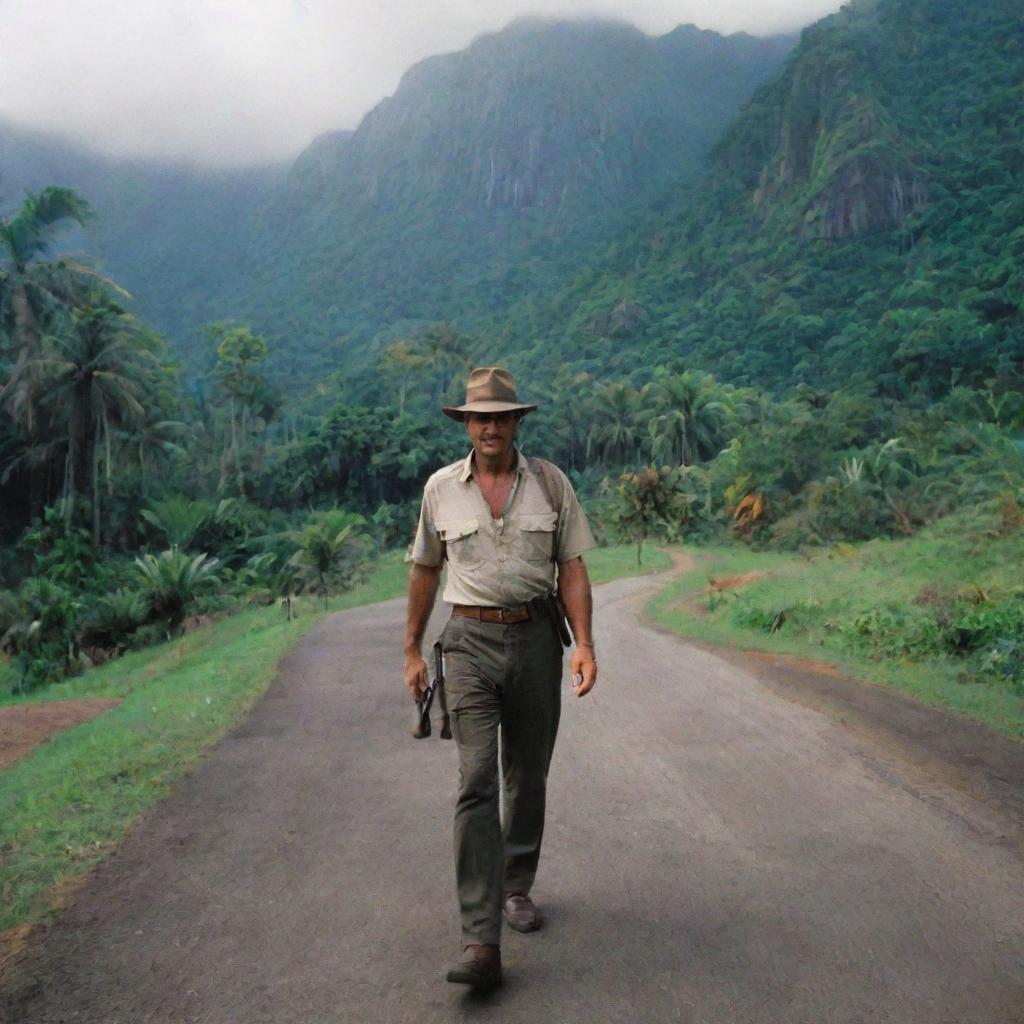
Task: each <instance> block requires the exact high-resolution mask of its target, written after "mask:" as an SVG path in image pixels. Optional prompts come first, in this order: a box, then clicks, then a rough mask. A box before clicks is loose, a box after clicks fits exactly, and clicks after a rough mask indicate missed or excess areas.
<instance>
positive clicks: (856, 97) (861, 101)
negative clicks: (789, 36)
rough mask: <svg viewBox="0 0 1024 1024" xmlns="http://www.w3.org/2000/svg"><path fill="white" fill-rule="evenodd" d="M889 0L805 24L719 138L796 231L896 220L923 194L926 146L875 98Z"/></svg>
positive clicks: (876, 225)
mask: <svg viewBox="0 0 1024 1024" xmlns="http://www.w3.org/2000/svg"><path fill="white" fill-rule="evenodd" d="M890 6H891V4H890V5H884V4H882V5H880V4H879V2H878V0H859V2H855V3H852V4H850V5H848V6H847V7H845V8H844V9H843V10H842V11H841V12H840V14H838V15H836V16H835V17H833V18H829V19H826V20H825V21H824V22H821V23H820V24H819V25H816V26H814V27H813V28H812V29H808V30H807V31H806V32H805V33H804V38H803V40H802V42H801V46H800V48H799V50H798V52H796V53H795V54H794V55H793V57H792V58H791V59H790V61H789V62H788V64H787V65H786V67H785V69H784V70H783V72H782V74H780V75H779V76H778V77H777V78H776V79H775V80H774V81H773V82H772V83H771V84H770V85H769V86H767V87H765V88H764V89H762V90H761V91H760V92H759V93H758V95H757V96H756V98H755V100H754V102H753V103H752V104H751V108H750V109H748V111H747V112H746V114H745V115H742V116H741V118H740V119H739V121H738V122H737V124H736V125H735V126H734V127H733V128H732V129H731V131H730V133H729V135H728V136H727V137H726V139H725V140H724V141H723V142H722V143H721V144H720V146H719V147H718V154H719V158H720V159H721V160H722V161H723V163H724V164H725V165H726V166H728V167H729V168H730V169H733V170H740V171H741V172H742V173H745V174H747V175H748V176H749V175H750V173H751V171H752V170H753V169H754V168H755V167H756V168H757V172H756V173H757V180H756V185H754V187H753V188H752V192H751V198H752V202H753V204H754V207H755V208H756V209H757V210H758V211H759V212H760V213H761V214H762V216H763V217H764V218H766V219H768V218H771V217H776V218H778V217H782V219H788V220H789V221H790V222H791V224H792V226H793V227H794V229H795V230H796V231H797V232H798V233H799V234H800V236H801V237H805V238H808V237H813V238H825V239H832V240H838V239H843V238H848V237H851V236H854V235H860V234H864V233H867V232H871V231H877V230H885V229H890V228H894V227H898V226H899V225H900V224H901V223H902V222H903V221H904V219H905V218H906V216H907V215H908V214H909V213H910V212H911V211H912V210H914V209H916V208H918V207H920V206H922V205H924V204H925V203H926V202H927V201H928V198H929V194H930V178H929V175H928V173H927V171H926V170H925V169H924V168H923V163H924V161H923V157H924V154H923V153H922V152H920V149H919V146H918V145H917V144H916V143H915V142H914V141H913V138H912V135H911V134H910V133H908V132H907V131H905V129H904V128H903V127H901V125H900V123H899V120H898V119H897V118H896V117H894V116H893V114H892V112H891V111H890V110H889V108H888V106H887V104H886V102H885V100H884V99H883V98H882V97H883V96H884V94H885V92H886V90H887V88H889V87H890V86H891V82H889V81H886V80H885V79H884V77H882V76H880V75H878V74H876V72H877V70H878V69H876V68H875V67H874V66H873V65H872V62H871V60H870V52H871V46H872V37H873V36H874V35H875V33H877V32H878V31H880V30H881V24H882V23H881V22H880V20H879V19H880V16H881V15H890V16H891V14H892V11H890V10H888V7H890Z"/></svg>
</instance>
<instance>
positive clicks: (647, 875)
mask: <svg viewBox="0 0 1024 1024" xmlns="http://www.w3.org/2000/svg"><path fill="white" fill-rule="evenodd" d="M648 586H649V583H648V582H645V581H642V580H625V581H620V582H618V583H615V584H611V585H609V586H607V587H604V588H601V589H600V590H599V592H598V601H597V604H598V615H597V618H598V632H597V636H598V637H599V641H600V643H599V647H600V663H601V673H602V678H601V682H600V684H599V687H598V689H597V690H595V692H594V694H592V695H591V696H590V697H588V698H585V699H583V700H579V701H577V700H576V699H574V698H571V697H569V696H568V692H567V697H566V707H565V709H564V713H563V718H562V721H563V731H562V734H561V737H560V740H559V747H558V749H557V750H556V753H555V764H554V768H553V778H552V787H551V789H552V792H551V800H550V816H549V826H548V833H547V840H546V852H545V857H544V859H543V861H542V866H541V873H540V876H539V878H538V882H537V889H536V895H537V896H538V898H539V901H540V902H542V903H543V904H544V906H545V909H546V911H547V916H548V921H547V925H546V927H545V929H544V930H543V931H542V932H540V933H538V934H535V935H528V936H524V935H517V934H514V933H510V934H509V935H508V937H507V939H506V942H505V948H504V953H505V960H506V976H507V981H506V985H505V986H504V988H503V989H501V990H500V991H499V992H498V993H496V994H495V995H493V996H492V997H476V996H473V995H471V994H468V993H466V992H465V991H464V990H462V989H460V988H456V987H453V986H450V985H446V984H445V983H444V981H443V980H442V978H443V969H444V965H445V963H446V961H447V960H448V959H449V958H450V957H451V956H452V955H453V954H454V953H455V952H456V951H457V946H456V942H457V938H456V937H457V926H456V921H457V918H456V909H455V905H454V896H453V892H452V868H451V864H450V838H449V837H450V806H451V803H452V799H453V792H454V772H455V754H454V750H453V749H452V747H451V745H450V744H446V743H443V742H442V741H440V740H436V739H433V740H430V741H424V742H416V741H413V740H412V739H410V738H408V737H407V736H406V735H405V732H404V730H405V728H406V727H407V726H408V724H409V723H410V714H409V710H410V709H409V708H408V707H407V706H406V704H405V703H404V698H403V696H402V692H401V681H400V678H399V663H400V659H399V642H400V638H401V634H402V619H403V610H404V609H403V604H402V603H401V602H390V603H387V604H382V605H377V606H373V607H369V608H363V609H357V610H355V611H351V612H345V613H342V614H340V615H336V616H334V617H332V618H330V619H328V620H327V621H325V622H324V623H323V624H321V625H320V626H318V627H317V628H316V629H315V630H314V631H313V632H312V633H311V634H310V635H309V637H308V639H307V640H306V641H305V642H304V644H303V645H302V646H301V648H300V649H299V650H297V651H296V652H295V653H294V654H292V655H291V656H290V657H289V658H288V659H287V660H286V661H285V662H284V664H283V666H282V671H281V675H280V678H279V679H278V681H277V682H276V683H275V684H274V686H273V687H272V689H271V690H270V692H269V693H268V695H267V697H266V699H265V700H263V701H262V703H261V704H260V705H259V706H258V707H257V708H256V710H255V712H254V713H253V715H252V716H251V718H250V719H249V720H248V722H247V723H246V724H245V725H244V726H243V727H242V728H240V729H239V730H238V731H237V732H236V733H234V734H233V735H232V736H231V737H230V738H229V739H227V740H226V741H224V742H223V743H221V744H220V745H219V746H218V747H217V748H216V749H215V750H213V751H212V752H211V753H210V755H209V756H208V757H207V758H206V759H205V761H204V762H203V764H202V765H201V766H200V768H199V769H198V770H197V771H196V772H195V773H194V774H193V775H192V776H191V777H190V778H189V779H188V780H186V781H185V782H183V783H182V784H181V785H180V786H179V787H178V788H177V789H176V791H175V793H174V794H173V796H172V797H171V798H170V799H169V800H167V801H166V802H165V803H163V804H162V805H161V806H160V807H159V809H158V810H157V811H156V812H155V813H154V814H152V815H151V816H150V817H149V818H148V819H147V820H146V821H145V822H144V823H143V824H142V825H141V826H140V827H139V828H138V829H137V830H136V831H135V833H134V834H133V835H132V836H131V837H130V838H129V840H128V841H127V842H126V844H125V845H124V847H123V849H122V851H121V853H120V854H119V855H118V856H116V857H113V858H111V859H110V860H109V861H108V862H107V863H105V864H104V865H103V866H102V867H101V868H100V869H99V871H98V872H97V873H96V875H95V876H94V878H93V879H92V880H91V881H90V883H89V884H88V886H87V887H86V889H85V890H84V892H83V893H82V894H81V896H80V898H79V899H78V901H77V903H76V905H75V906H74V907H73V908H72V909H71V910H70V911H69V912H68V913H67V914H66V915H65V917H64V919H63V921H62V922H61V924H60V925H59V926H57V927H56V928H54V929H53V930H51V932H50V933H49V934H47V935H46V936H45V937H44V939H43V941H42V942H41V944H39V945H38V946H37V948H36V949H35V950H34V951H32V953H31V954H30V955H29V956H28V958H27V959H26V960H25V961H24V962H22V963H21V964H20V968H19V970H20V973H19V975H18V978H17V979H16V980H15V981H11V980H10V979H8V991H7V999H8V1004H7V1005H8V1007H9V1009H8V1013H9V1014H10V1013H12V1012H16V1013H17V1014H18V1017H16V1018H12V1019H21V1020H24V1021H31V1022H32V1024H46V1022H55V1021H76V1022H103V1024H114V1022H121V1024H142V1022H160V1024H164V1022H167V1024H170V1022H175V1024H184V1022H189V1021H194V1022H203V1024H227V1022H235V1021H237V1022H239V1024H292V1022H294V1024H320V1022H323V1024H327V1022H359V1024H363V1022H382V1024H401V1022H416V1024H429V1022H435V1021H438V1022H439V1021H445V1022H451V1021H478V1020H479V1021H488V1022H531V1024H532V1022H543V1021H551V1022H555V1021H558V1022H577V1021H579V1022H588V1024H590V1022H605V1021H609V1022H611V1021H616V1022H618V1021H622V1022H654V1021H657V1022H661V1021H666V1022H667V1021H681V1022H688V1024H747V1022H750V1024H755V1022H756V1024H800V1022H808V1024H885V1022H893V1024H1014V1022H1020V1021H1024V865H1022V861H1021V859H1020V848H1019V847H1018V846H1015V845H1014V843H1013V842H1011V841H1010V840H1009V838H1008V829H1009V828H1012V823H1007V822H1005V821H1003V820H1001V819H1000V818H999V816H998V815H997V814H995V813H994V812H993V811H992V810H991V808H987V807H985V806H982V805H980V804H979V805H977V806H972V805H970V804H969V802H968V803H965V802H964V800H963V799H962V796H959V795H957V794H956V793H954V792H952V791H950V792H949V793H944V792H942V791H941V789H940V788H936V787H935V786H934V785H933V786H931V787H930V788H929V789H928V791H927V793H925V792H923V791H922V789H921V788H920V787H918V786H917V785H916V783H915V779H914V778H913V771H914V768H913V766H911V765H909V764H908V765H907V766H906V771H905V772H904V771H903V769H901V767H900V764H899V762H898V761H896V762H894V761H893V759H892V758H879V757H878V756H877V752H876V751H874V750H873V749H871V748H869V746H866V745H864V744H862V743H861V741H860V739H858V737H857V736H856V734H855V733H852V732H851V731H850V730H849V729H848V728H845V727H844V726H843V724H842V723H841V722H840V721H838V720H836V719H835V718H834V717H832V716H830V715H828V714H826V713H823V712H821V711H818V710H812V709H810V708H808V707H806V706H804V705H802V704H800V703H796V702H794V701H791V700H788V699H786V698H785V697H784V696H782V695H780V694H779V693H778V692H776V691H775V690H774V689H772V688H768V687H767V686H764V685H762V684H761V683H759V682H758V681H757V679H756V678H755V677H754V676H752V675H750V674H748V673H747V672H745V671H744V670H743V669H742V668H740V667H737V666H735V665H731V664H729V663H727V662H726V661H724V660H721V659H720V658H718V657H716V656H715V655H713V654H711V653H707V652H704V651H701V650H698V649H696V648H693V647H691V646H688V645H686V644H684V643H682V642H680V641H679V640H677V639H675V638H673V637H670V636H668V635H666V634H664V633H662V632H659V631H656V630H653V629H650V628H647V627H644V626H642V625H641V624H640V622H639V620H638V606H639V600H638V595H639V594H640V593H641V592H642V591H643V590H644V589H645V588H646V587H648ZM26 986H27V987H26ZM12 999H13V1000H14V1001H15V1002H13V1003H12V1002H10V1000H12ZM26 1000H27V1001H26ZM0 1005H3V1001H2V1000H0ZM12 1005H16V1006H17V1007H18V1009H17V1011H11V1010H10V1007H11V1006H12Z"/></svg>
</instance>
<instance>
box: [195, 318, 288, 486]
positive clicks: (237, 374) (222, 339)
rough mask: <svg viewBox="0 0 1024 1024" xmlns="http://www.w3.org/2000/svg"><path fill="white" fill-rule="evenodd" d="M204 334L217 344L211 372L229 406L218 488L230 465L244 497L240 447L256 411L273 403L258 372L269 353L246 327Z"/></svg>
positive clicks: (221, 328)
mask: <svg viewBox="0 0 1024 1024" xmlns="http://www.w3.org/2000/svg"><path fill="white" fill-rule="evenodd" d="M208 333H209V334H210V336H211V337H213V338H214V339H216V340H217V342H218V344H217V366H216V368H215V370H214V373H215V375H216V377H217V380H218V382H219V384H220V386H221V388H222V389H223V390H224V392H225V393H226V394H227V396H228V400H229V403H230V409H229V420H230V446H229V448H228V450H227V452H225V460H224V467H223V472H222V476H221V489H222V490H223V489H224V487H225V486H226V483H227V479H226V473H227V470H228V467H229V466H230V465H232V464H233V466H234V470H235V480H236V483H237V487H238V493H239V494H244V493H245V472H244V470H243V464H242V445H243V444H244V443H246V441H247V439H248V434H249V418H250V416H251V415H253V413H254V412H255V411H256V410H257V409H259V408H262V409H264V410H265V411H268V412H269V409H270V408H271V407H272V406H273V405H274V404H275V400H274V398H273V396H272V395H271V392H270V387H269V385H268V384H267V381H266V378H264V376H263V374H262V372H261V367H262V365H263V363H264V362H265V361H266V359H267V355H268V353H269V350H268V348H267V343H266V341H265V340H264V339H263V338H262V337H260V336H259V335H258V334H253V332H252V331H251V330H250V329H249V328H248V327H227V326H226V325H224V324H213V325H211V327H210V328H208Z"/></svg>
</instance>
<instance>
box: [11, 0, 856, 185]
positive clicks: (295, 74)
mask: <svg viewBox="0 0 1024 1024" xmlns="http://www.w3.org/2000/svg"><path fill="white" fill-rule="evenodd" d="M840 2H841V0H633V2H625V0H532V2H531V0H502V2H500V3H499V2H497V0H426V2H419V3H417V2H416V0H363V2H360V3H357V2H353V0H0V117H3V118H6V119H9V120H12V121H15V122H17V123H18V124H20V125H23V126H31V127H36V128H39V129H43V130H46V131H51V132H56V133H59V134H63V135H73V136H75V137H77V138H78V139H79V140H83V141H86V142H88V143H89V144H90V145H92V146H93V147H94V148H96V149H100V150H103V151H105V152H109V153H118V154H122V155H133V154H134V155H145V156H158V157H169V158H173V159H184V160H189V161H190V162H196V163H202V164H221V165H238V164H248V163H257V162H262V161H266V160H269V159H276V158H285V157H291V156H294V155H295V154H297V153H298V152H299V151H300V150H301V149H302V148H303V147H304V146H305V145H306V144H307V143H308V142H309V141H310V140H311V139H312V138H313V137H314V136H316V135H318V134H319V133H320V132H323V131H328V130H330V129H333V128H354V127H355V126H356V125H357V124H358V122H359V119H360V118H361V117H362V115H363V114H365V113H366V111H367V110H369V109H370V108H371V107H372V106H373V105H374V104H376V103H377V102H378V101H379V100H380V99H381V98H383V97H384V96H387V95H389V94H390V93H392V92H394V90H395V87H396V86H397V85H398V80H399V78H400V77H401V75H402V72H403V71H405V70H406V68H408V67H409V66H410V65H411V64H414V63H415V62H416V61H418V60H421V59H422V58H423V57H426V56H429V55H430V54H434V53H445V52H450V51H452V50H459V49H462V48H463V47H465V46H466V45H467V44H468V43H469V42H471V40H472V39H473V38H474V37H475V36H477V35H479V34H481V33H482V32H488V31H495V30H497V29H500V28H502V27H503V26H504V25H506V24H508V22H509V21H511V20H512V19H513V18H516V17H519V16H522V15H537V14H539V15H544V16H551V17H573V16H576V17H579V16H587V15H591V16H594V15H596V16H601V17H615V18H619V19H621V20H625V21H630V22H632V23H633V24H634V25H637V26H638V27H639V28H641V29H643V30H644V31H646V32H649V33H651V34H652V35H660V34H662V33H664V32H668V31H670V30H671V29H672V28H674V27H675V26H676V25H679V24H684V23H687V22H692V23H693V24H696V25H699V26H700V27H701V28H711V29H715V30H717V31H720V32H724V33H729V32H736V31H741V30H743V31H747V32H750V33H752V34H754V35H771V34H774V33H778V32H787V31H792V30H793V29H796V28H799V27H802V26H804V25H807V24H809V23H810V22H812V21H815V20H817V19H818V18H820V17H822V16H823V15H825V14H829V13H831V12H833V11H835V10H838V8H839V6H840Z"/></svg>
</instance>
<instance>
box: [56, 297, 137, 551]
mask: <svg viewBox="0 0 1024 1024" xmlns="http://www.w3.org/2000/svg"><path fill="white" fill-rule="evenodd" d="M142 336H143V331H142V327H141V325H140V324H139V322H138V321H137V320H135V319H134V317H132V316H130V315H128V314H127V313H126V312H125V311H124V310H123V309H122V308H121V307H120V306H119V305H117V303H115V302H114V301H113V300H112V299H111V297H110V296H109V295H107V294H106V293H105V292H102V291H97V290H94V291H93V292H92V294H91V295H90V296H89V298H88V300H86V301H85V303H84V304H83V305H81V306H79V307H78V308H76V309H74V310H73V311H72V321H71V324H70V325H69V329H67V330H62V331H60V332H59V333H58V334H56V335H54V337H53V354H52V356H48V357H44V361H45V362H46V364H47V365H48V367H49V369H50V386H49V390H48V395H47V403H48V404H50V405H51V406H52V407H53V410H54V415H53V416H52V419H53V420H54V421H55V422H59V421H63V423H64V424H65V425H66V433H67V459H66V461H65V474H64V501H65V516H66V517H67V519H68V520H69V521H70V519H71V518H72V516H73V514H74V509H75V504H76V501H77V498H78V495H79V494H80V493H82V492H83V491H86V490H88V492H89V497H90V500H91V504H92V541H93V545H94V546H97V547H98V546H99V543H100V526H101V515H100V463H101V459H102V456H103V454H104V453H105V455H106V463H107V472H108V475H109V473H110V470H111V463H112V461H113V459H112V454H111V437H112V430H113V428H114V427H115V426H118V425H120V426H125V427H128V428H129V429H131V428H133V427H134V426H136V425H138V424H141V423H142V422H143V421H144V419H145V409H144V406H143V401H144V400H145V396H146V391H147V387H148V384H149V382H150V380H151V379H152V378H153V377H154V376H155V373H156V370H157V361H156V357H155V356H154V354H153V352H151V351H150V350H149V349H148V348H147V347H145V345H144V344H143V341H142Z"/></svg>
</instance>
